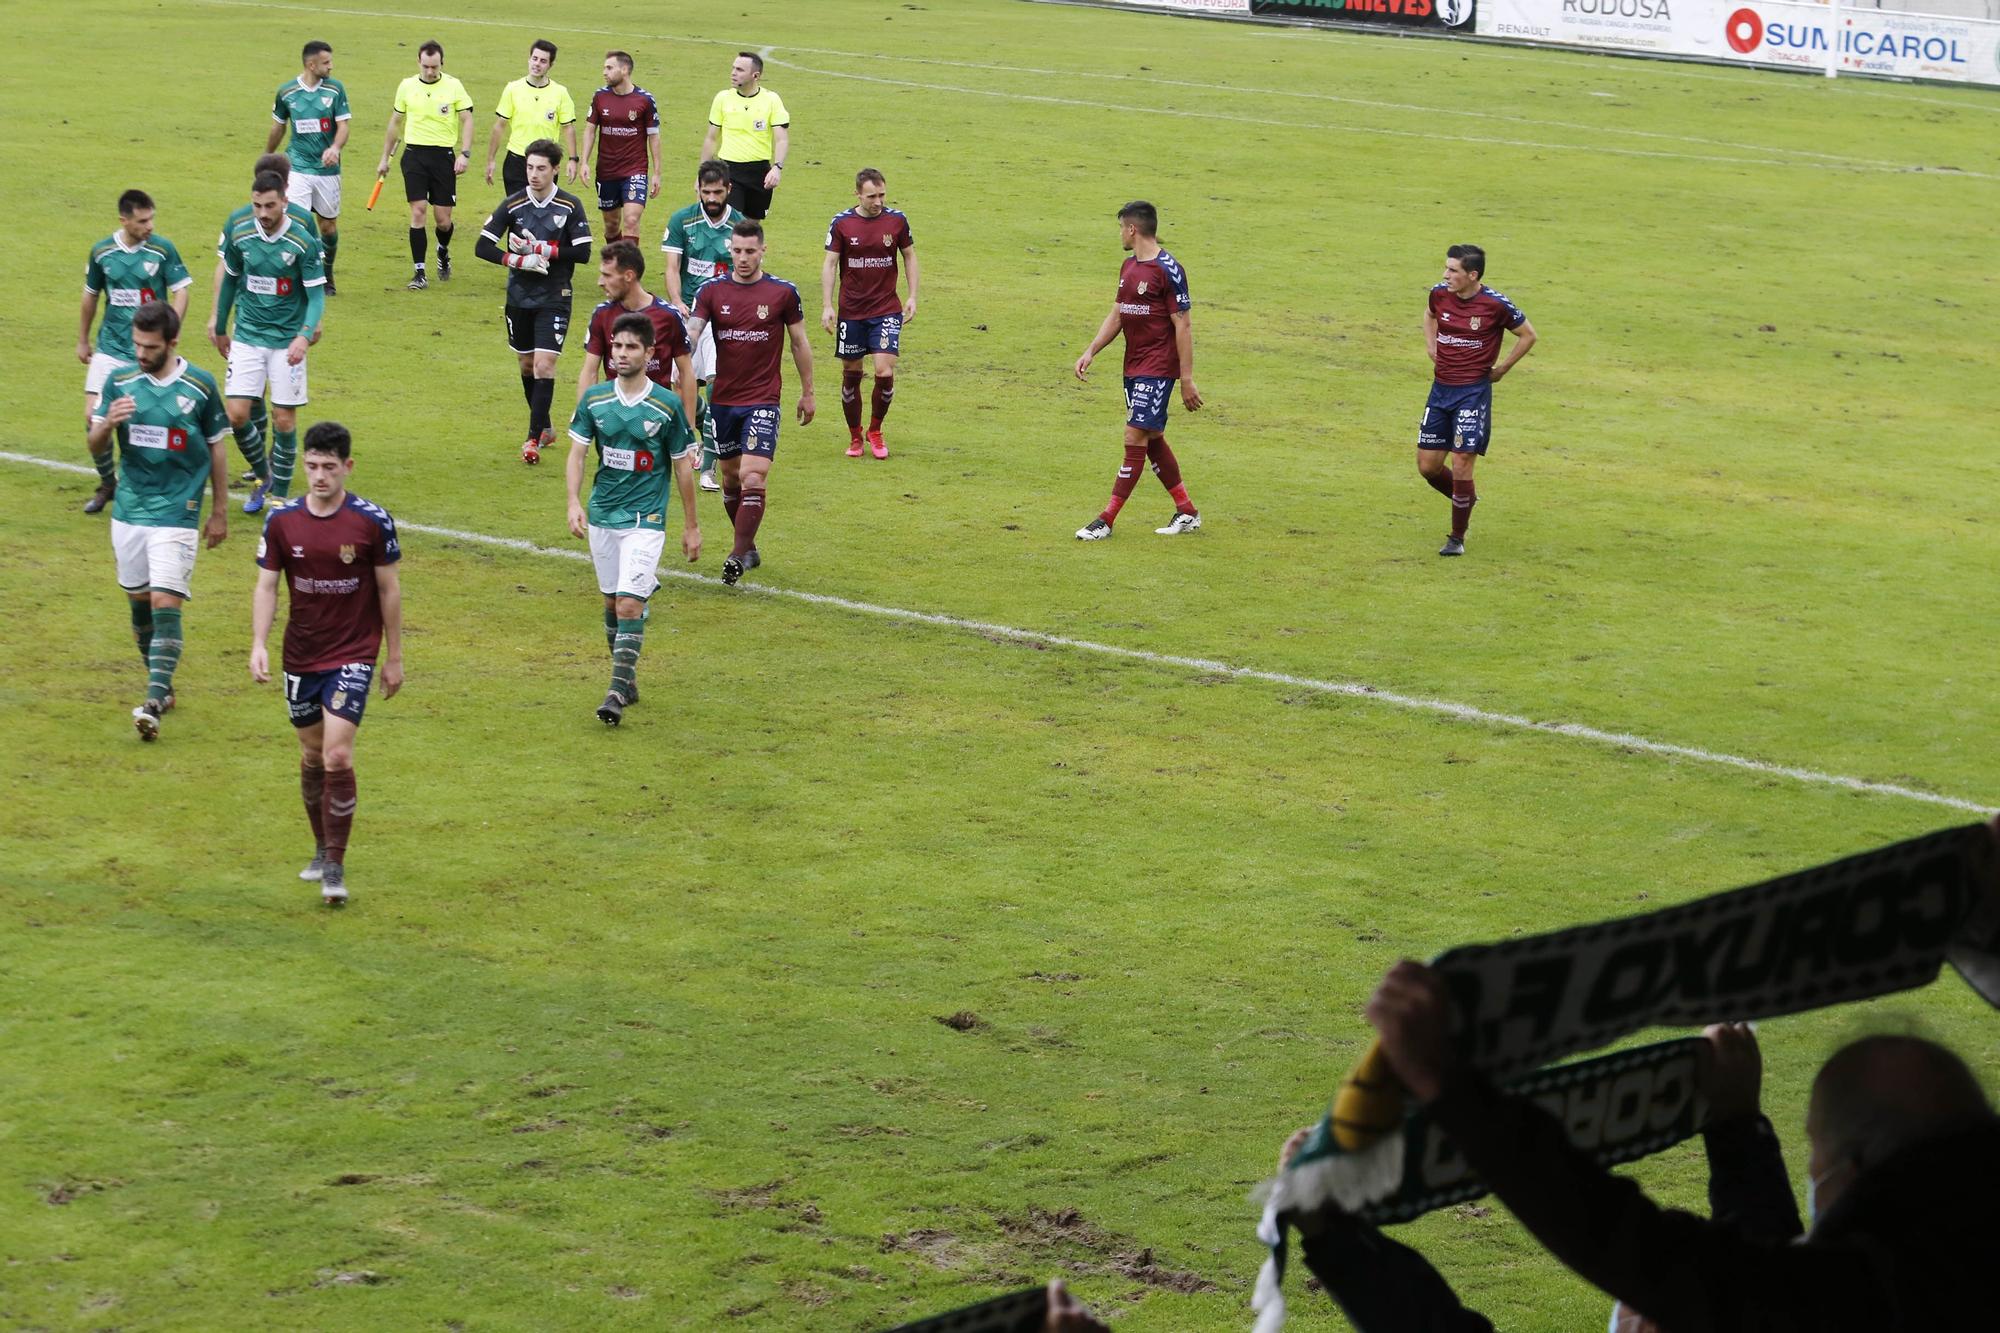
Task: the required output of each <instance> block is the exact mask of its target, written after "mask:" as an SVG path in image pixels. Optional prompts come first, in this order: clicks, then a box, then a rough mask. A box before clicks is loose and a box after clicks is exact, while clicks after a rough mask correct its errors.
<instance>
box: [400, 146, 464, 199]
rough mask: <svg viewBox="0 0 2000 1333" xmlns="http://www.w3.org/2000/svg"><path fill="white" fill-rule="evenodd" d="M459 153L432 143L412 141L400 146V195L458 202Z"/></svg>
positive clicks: (406, 197)
mask: <svg viewBox="0 0 2000 1333" xmlns="http://www.w3.org/2000/svg"><path fill="white" fill-rule="evenodd" d="M457 157H458V154H456V153H454V152H453V151H452V150H451V149H449V148H445V147H441V146H439V145H435V144H419V143H413V144H410V145H408V146H406V147H405V148H404V149H403V198H404V199H405V200H407V201H408V202H410V203H413V204H414V203H420V202H428V203H430V204H433V205H436V206H437V207H440V208H450V207H451V206H452V205H453V204H455V203H457V202H458V173H457V172H455V171H453V170H452V169H451V168H452V163H453V162H454V161H455V160H457Z"/></svg>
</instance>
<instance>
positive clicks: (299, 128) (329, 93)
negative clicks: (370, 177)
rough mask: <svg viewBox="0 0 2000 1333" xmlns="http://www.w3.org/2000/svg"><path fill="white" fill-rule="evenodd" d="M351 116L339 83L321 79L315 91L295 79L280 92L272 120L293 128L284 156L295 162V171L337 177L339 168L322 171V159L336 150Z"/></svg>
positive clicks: (272, 113) (273, 109)
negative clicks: (343, 125)
mask: <svg viewBox="0 0 2000 1333" xmlns="http://www.w3.org/2000/svg"><path fill="white" fill-rule="evenodd" d="M352 114H353V112H352V111H350V110H349V109H348V106H347V89H345V88H343V87H341V86H340V80H339V79H321V80H320V81H319V86H318V87H315V88H308V87H306V86H305V85H304V84H303V83H301V82H299V81H298V80H297V79H293V80H292V81H291V82H289V83H287V84H285V86H284V87H282V88H280V89H278V96H277V100H276V101H275V102H274V103H273V104H272V106H271V119H272V120H275V121H278V122H280V123H281V124H285V125H289V126H291V130H292V142H291V144H290V146H289V147H287V148H286V149H285V152H286V155H287V156H289V157H290V158H291V159H292V170H293V171H298V172H303V173H305V174H306V175H308V176H338V175H339V174H340V167H339V166H338V164H336V165H334V166H331V167H323V166H321V165H320V164H319V155H320V154H321V153H324V152H325V151H326V150H327V149H329V148H331V147H333V136H334V134H335V132H336V131H337V130H338V129H339V128H340V124H339V123H340V122H341V121H343V120H346V119H347V118H348V117H349V116H351V115H352Z"/></svg>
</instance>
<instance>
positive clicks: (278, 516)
mask: <svg viewBox="0 0 2000 1333" xmlns="http://www.w3.org/2000/svg"><path fill="white" fill-rule="evenodd" d="M402 558H403V548H402V545H401V544H400V543H399V542H398V541H397V540H396V520H395V519H393V518H390V517H389V511H388V510H386V509H384V508H382V507H381V506H380V505H376V504H370V503H369V502H368V501H366V500H364V499H362V498H361V497H360V496H358V495H354V494H352V493H350V494H349V495H348V497H347V500H346V502H345V503H343V504H342V505H341V506H340V508H338V509H336V510H334V511H333V512H332V513H331V514H328V515H326V516H325V517H324V518H322V517H321V516H320V515H318V514H315V513H313V512H312V511H311V510H310V509H308V508H306V497H305V496H303V495H302V496H300V497H299V498H298V499H296V500H293V501H291V502H290V503H288V504H284V505H281V506H279V507H278V508H276V509H274V510H272V511H271V513H270V515H269V516H268V517H266V518H265V520H264V535H263V536H262V537H260V538H258V539H257V563H258V565H260V566H261V567H263V568H265V569H275V570H277V571H278V573H279V575H280V576H281V577H280V579H279V581H280V582H281V583H283V584H284V585H285V586H286V587H288V588H290V589H291V590H292V591H291V610H290V612H289V614H287V615H286V617H285V654H284V662H285V670H286V671H288V672H291V673H292V674H294V675H297V674H299V673H301V672H305V671H331V670H333V669H334V668H335V667H342V666H346V665H347V664H348V663H349V662H373V661H374V660H375V651H376V649H378V648H380V647H381V646H382V603H381V601H380V599H379V598H378V597H377V596H376V593H375V567H376V566H377V565H393V564H395V563H396V562H397V561H398V560H401V559H402Z"/></svg>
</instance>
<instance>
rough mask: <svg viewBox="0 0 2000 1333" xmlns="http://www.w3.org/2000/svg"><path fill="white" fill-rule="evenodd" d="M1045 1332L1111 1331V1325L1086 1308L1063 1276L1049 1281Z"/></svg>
mask: <svg viewBox="0 0 2000 1333" xmlns="http://www.w3.org/2000/svg"><path fill="white" fill-rule="evenodd" d="M1042 1328H1043V1330H1044V1331H1045V1333H1111V1326H1110V1325H1109V1324H1107V1323H1105V1322H1104V1321H1103V1320H1101V1319H1099V1318H1098V1317H1097V1316H1096V1315H1094V1314H1092V1313H1091V1312H1090V1311H1089V1310H1086V1309H1085V1308H1084V1306H1083V1302H1081V1301H1079V1300H1077V1298H1076V1297H1074V1296H1072V1295H1070V1294H1069V1288H1067V1287H1065V1286H1064V1285H1063V1281H1062V1279H1061V1278H1055V1279H1053V1280H1052V1281H1051V1282H1050V1283H1049V1314H1048V1322H1047V1323H1045V1324H1043V1325H1042Z"/></svg>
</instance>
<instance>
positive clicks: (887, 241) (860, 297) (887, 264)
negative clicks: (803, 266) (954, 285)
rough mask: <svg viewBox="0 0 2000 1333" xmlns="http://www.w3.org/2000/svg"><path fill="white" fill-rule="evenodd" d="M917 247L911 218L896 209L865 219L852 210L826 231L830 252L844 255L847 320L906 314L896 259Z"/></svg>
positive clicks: (842, 310)
mask: <svg viewBox="0 0 2000 1333" xmlns="http://www.w3.org/2000/svg"><path fill="white" fill-rule="evenodd" d="M914 244H916V238H915V237H913V236H911V235H910V220H909V219H908V218H906V217H904V216H903V215H902V214H901V213H898V212H897V211H896V210H895V209H893V208H885V209H883V210H882V211H881V212H880V213H878V214H876V215H875V216H874V217H872V218H871V217H864V216H863V215H862V213H861V211H860V210H859V209H854V208H850V209H848V210H847V211H846V212H845V213H842V214H840V215H838V216H837V217H835V218H834V220H833V223H832V225H830V226H829V227H827V229H826V248H827V250H828V251H829V252H831V253H833V254H836V255H839V256H840V313H839V317H840V318H841V319H880V318H881V317H882V316H884V315H900V314H902V313H903V303H902V302H901V301H899V300H897V299H896V261H897V259H898V258H900V257H901V255H902V253H903V251H905V250H907V249H909V248H910V247H911V246H912V245H914Z"/></svg>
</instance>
